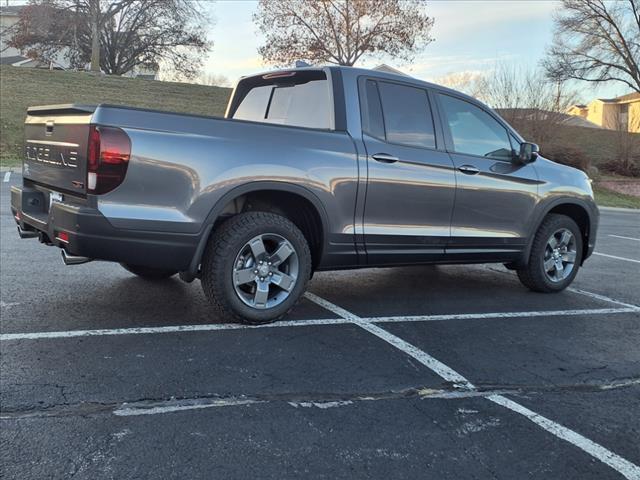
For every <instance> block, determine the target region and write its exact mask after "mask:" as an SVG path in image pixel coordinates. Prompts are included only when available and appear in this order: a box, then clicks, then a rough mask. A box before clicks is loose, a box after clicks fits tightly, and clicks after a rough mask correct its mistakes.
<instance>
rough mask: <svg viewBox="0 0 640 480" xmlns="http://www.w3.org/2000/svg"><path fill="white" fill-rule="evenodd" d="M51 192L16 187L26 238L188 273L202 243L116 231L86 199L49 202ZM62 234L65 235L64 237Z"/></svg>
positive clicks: (14, 199)
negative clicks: (195, 253) (33, 237)
mask: <svg viewBox="0 0 640 480" xmlns="http://www.w3.org/2000/svg"><path fill="white" fill-rule="evenodd" d="M50 195H51V191H50V190H48V189H46V188H44V187H40V186H38V185H34V186H13V187H11V212H12V214H13V216H14V218H15V220H16V223H17V224H18V227H19V229H20V230H21V231H22V235H21V237H23V238H27V237H29V236H37V237H38V238H39V239H40V241H41V242H42V243H45V244H47V245H53V246H56V247H59V248H62V249H64V250H65V252H66V253H68V254H69V255H73V256H79V257H87V258H90V259H94V260H107V261H113V262H121V263H128V264H132V265H140V266H147V267H152V268H161V269H167V270H177V271H184V270H187V269H188V268H189V265H190V262H191V259H192V258H193V255H194V252H195V250H196V247H197V244H198V238H199V237H198V236H197V235H187V234H174V233H167V232H149V231H139V230H129V229H127V230H125V229H118V228H115V227H114V226H113V225H112V224H111V223H110V222H109V220H108V219H107V218H106V217H105V216H104V215H103V214H102V213H101V212H100V211H99V210H98V209H97V208H95V207H93V206H91V205H90V202H88V201H87V200H86V199H84V198H80V197H74V196H71V195H63V201H61V202H60V201H53V202H50ZM61 234H62V235H61Z"/></svg>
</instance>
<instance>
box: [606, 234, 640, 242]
mask: <svg viewBox="0 0 640 480" xmlns="http://www.w3.org/2000/svg"><path fill="white" fill-rule="evenodd" d="M609 236H610V237H613V238H622V239H623V240H633V241H634V242H640V238H633V237H625V236H623V235H609Z"/></svg>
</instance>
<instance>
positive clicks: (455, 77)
mask: <svg viewBox="0 0 640 480" xmlns="http://www.w3.org/2000/svg"><path fill="white" fill-rule="evenodd" d="M434 83H437V84H438V85H442V86H444V87H449V88H452V89H454V90H459V91H461V92H464V93H466V94H467V95H470V96H472V97H479V96H481V95H482V88H483V84H484V83H485V76H484V75H483V74H482V73H479V72H471V71H463V72H452V73H449V74H447V75H444V76H442V77H438V78H436V79H435V80H434Z"/></svg>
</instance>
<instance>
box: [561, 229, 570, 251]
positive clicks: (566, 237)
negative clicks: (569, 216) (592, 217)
mask: <svg viewBox="0 0 640 480" xmlns="http://www.w3.org/2000/svg"><path fill="white" fill-rule="evenodd" d="M572 238H573V235H571V232H569V231H568V230H565V231H564V232H562V235H561V236H560V245H561V246H563V247H567V246H568V245H569V242H570V241H571V239H572Z"/></svg>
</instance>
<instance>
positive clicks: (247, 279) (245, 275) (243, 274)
mask: <svg viewBox="0 0 640 480" xmlns="http://www.w3.org/2000/svg"><path fill="white" fill-rule="evenodd" d="M255 279H256V275H255V273H253V268H244V269H242V270H236V271H235V272H233V281H234V283H235V284H236V285H245V284H247V283H251V282H253V281H254V280H255Z"/></svg>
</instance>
